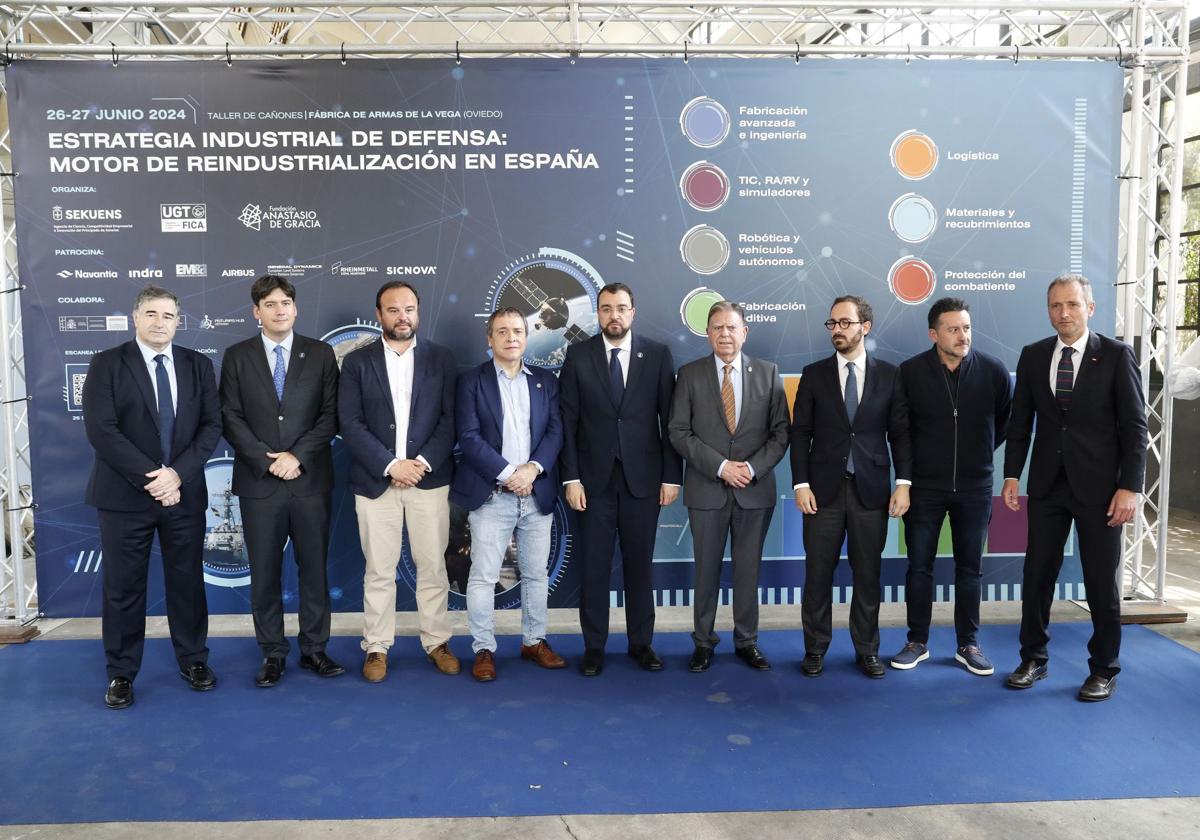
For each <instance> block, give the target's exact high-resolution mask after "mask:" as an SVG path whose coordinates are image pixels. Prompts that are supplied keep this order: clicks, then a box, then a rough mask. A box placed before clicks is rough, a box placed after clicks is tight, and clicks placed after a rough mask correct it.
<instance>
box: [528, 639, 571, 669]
mask: <svg viewBox="0 0 1200 840" xmlns="http://www.w3.org/2000/svg"><path fill="white" fill-rule="evenodd" d="M521 658H522V659H528V660H530V661H532V662H536V663H537V664H539V665H541V666H542V667H543V668H566V667H567V660H565V659H563V658H562V657H561V656H559V655H558V654H557V653H555V652H554V651H553V650H551V648H550V643H549V642H547V641H546V640H545V639H542V640H541V641H540V642H538V643H537V644H536V645H521Z"/></svg>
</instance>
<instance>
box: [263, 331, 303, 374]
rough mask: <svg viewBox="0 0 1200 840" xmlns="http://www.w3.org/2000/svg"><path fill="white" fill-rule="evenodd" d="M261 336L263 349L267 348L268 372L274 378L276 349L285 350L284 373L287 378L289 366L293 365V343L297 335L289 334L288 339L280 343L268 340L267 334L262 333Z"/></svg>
mask: <svg viewBox="0 0 1200 840" xmlns="http://www.w3.org/2000/svg"><path fill="white" fill-rule="evenodd" d="M261 335H262V342H263V347H265V348H266V350H267V370H269V371H271V376H272V377H274V376H275V348H276V347H282V348H283V373H284V376H286V375H287V371H288V366H289V365H291V363H292V341H293V340H294V339H295V338H296V334H295V333H293V332H289V333H288V334H287V338H285V339H284V340H283V341H280V342H278V343H276V342H274V341H272V340H271V339H269V338H267V334H266V333H261ZM272 381H274V380H273V379H272Z"/></svg>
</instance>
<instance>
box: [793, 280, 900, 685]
mask: <svg viewBox="0 0 1200 840" xmlns="http://www.w3.org/2000/svg"><path fill="white" fill-rule="evenodd" d="M873 317H874V316H873V314H872V312H871V305H870V304H869V303H867V301H866V300H865V299H864V298H861V297H858V296H856V295H844V296H842V297H839V298H837V299H836V300H835V301H834V302H833V307H832V308H831V309H830V311H829V320H827V321H826V322H825V328H826V329H828V330H829V331H830V337H831V340H832V342H833V347H834V350H835V351H836V352H835V353H834V354H833V355H832V356H830V357H828V358H825V359H822V360H821V361H819V362H813V363H812V364H811V365H808V366H807V367H805V368H804V371H803V373H802V375H801V378H800V387H799V388H798V389H797V391H796V403H795V406H794V408H793V410H792V430H791V442H792V456H791V457H792V480H793V481H794V482H795V484H794V489H795V491H796V507H798V508H799V509H800V510H801V511H802V512H803V513H804V550H805V563H804V569H805V571H804V594H803V597H802V606H801V620H802V621H803V623H804V661H803V663H801V670H802V671H803V673H804V675H805V676H808V677H817V676H820V674H821V671H822V669H823V667H824V660H825V651H826V650H828V649H829V642H830V640H831V639H832V638H833V604H832V600H833V598H832V596H833V571H834V569H835V568H837V564H838V560H839V559H840V557H841V553H842V542H843V540H845V539H847V538H848V539H849V550H848V552H847V555H848V557H849V560H850V570H851V572H852V573H853V576H854V595H853V597H852V599H851V603H850V638H851V639H852V640H853V641H854V652H855V661H856V662H857V663H858V667H859V668H860V669H861V670H862V672H863V673H864V674H866V675H867V676H868V677H872V678H874V679H882V678H883V675H884V668H883V663H882V662H881V661H880V660H879V569H880V564H881V562H882V559H881V556H882V554H883V546H884V541H885V540H886V539H887V519H888V516H889V515H891V516H901V515H903V514H904V512H905V511H906V510H908V503H909V485H910V484H912V450H911V446H910V443H909V436H908V406H907V403H906V401H905V397H904V387H903V383H902V381H901V377H900V371H899V369H898V368H897V367H896V366H895V365H892V364H889V363H888V362H885V361H883V360H881V359H877V358H875V356H874V354H868V353H867V348H866V347H865V346H864V344H863V339H864V338H866V336H867V335H868V334H869V333H870V332H871V326H872V319H873ZM889 447H890V449H891V457H890V458H889V457H888V449H889ZM893 461H895V464H896V488H895V490H891V466H892V462H893Z"/></svg>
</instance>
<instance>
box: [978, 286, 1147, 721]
mask: <svg viewBox="0 0 1200 840" xmlns="http://www.w3.org/2000/svg"><path fill="white" fill-rule="evenodd" d="M1046 305H1047V310H1048V312H1049V315H1050V324H1051V326H1053V327H1054V331H1055V332H1056V333H1057V335H1055V336H1052V337H1051V338H1044V339H1042V340H1041V341H1038V342H1035V343H1033V344H1030V345H1027V346H1026V347H1025V348H1024V349H1023V350H1022V351H1021V358H1020V359H1019V360H1018V361H1017V383H1016V392H1015V393H1014V395H1013V409H1012V419H1011V420H1010V421H1009V425H1008V444H1007V445H1006V447H1005V449H1004V476H1005V478H1004V487H1003V489H1002V491H1001V492H1002V494H1003V497H1004V504H1005V505H1006V506H1007V507H1008V508H1009V509H1010V510H1013V511H1016V510H1020V508H1021V503H1020V495H1019V489H1018V488H1019V482H1020V475H1021V472H1022V471H1023V470H1024V468H1025V459H1026V457H1027V456H1028V454H1029V444H1030V437H1031V436H1032V434H1033V429H1034V426H1035V421H1036V427H1037V435H1036V436H1034V437H1033V457H1032V459H1031V460H1030V463H1029V480H1028V488H1027V493H1028V495H1029V541H1028V545H1027V547H1026V549H1025V570H1024V577H1023V583H1022V588H1021V664H1020V665H1019V666H1018V667H1017V669H1016V670H1015V671H1013V673H1012V674H1011V675H1009V677H1008V685H1009V686H1010V687H1012V688H1017V689H1025V688H1030V687H1031V686H1032V685H1033V684H1034V683H1035V682H1037V681H1038V680H1041V679H1045V677H1046V676H1047V674H1048V668H1047V665H1046V663H1047V661H1048V660H1049V658H1050V657H1049V652H1048V650H1047V643H1048V642H1049V641H1050V633H1049V624H1050V605H1051V603H1052V602H1053V600H1054V584H1055V582H1056V581H1057V579H1058V573H1059V570H1060V569H1061V568H1062V562H1063V548H1064V545H1065V544H1066V541H1067V537H1068V536H1069V535H1070V532H1071V525H1072V524H1074V525H1075V532H1076V534H1078V536H1079V563H1080V565H1081V566H1082V567H1083V583H1084V586H1086V587H1087V602H1088V610H1089V612H1090V613H1091V615H1092V638H1091V640H1090V641H1089V642H1088V652H1089V653H1090V654H1091V656H1090V657H1089V659H1088V668H1089V671H1090V674H1089V676H1088V678H1087V679H1086V680H1085V681H1084V683H1083V685H1082V686H1081V687H1080V689H1079V693H1078V697H1079V699H1080V700H1083V701H1086V702H1097V701H1101V700H1107V699H1108V698H1109V697H1111V696H1112V693H1113V691H1114V690H1115V689H1116V685H1117V673H1118V672H1119V671H1120V670H1121V663H1120V659H1119V654H1120V650H1121V589H1120V582H1119V580H1118V578H1117V573H1118V570H1119V569H1120V566H1121V528H1122V526H1124V525H1125V523H1127V522H1130V521H1132V520H1133V517H1134V515H1135V514H1136V512H1137V496H1138V493H1140V492H1141V491H1142V482H1143V480H1144V478H1145V473H1146V440H1147V429H1146V400H1145V397H1144V396H1143V394H1142V381H1141V375H1140V374H1139V372H1138V364H1137V360H1136V359H1135V358H1134V356H1133V349H1132V348H1131V347H1130V346H1129V345H1128V344H1125V343H1123V342H1120V341H1114V340H1113V339H1111V338H1108V337H1106V336H1103V335H1100V334H1099V333H1095V332H1092V331H1090V330H1089V329H1088V319H1089V318H1090V317H1091V316H1092V314H1093V313H1094V312H1095V311H1096V304H1095V302H1094V301H1093V299H1092V285H1091V283H1089V282H1088V280H1087V278H1086V277H1083V276H1081V275H1078V274H1067V275H1064V276H1062V277H1056V278H1055V279H1054V280H1053V281H1051V283H1050V287H1049V289H1047V291H1046Z"/></svg>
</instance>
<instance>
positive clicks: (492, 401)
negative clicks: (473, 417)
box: [479, 360, 504, 441]
mask: <svg viewBox="0 0 1200 840" xmlns="http://www.w3.org/2000/svg"><path fill="white" fill-rule="evenodd" d="M499 375H500V374H499V373H497V372H496V363H495V362H493V361H491V360H488V361H486V362H484V363H483V365H482V369H481V370H480V372H479V387H480V388H482V389H483V396H484V400H483V404H484V406H486V408H487V410H488V411H489V412H491V415H492V426H493V427H494V428H495V430H496V439H497V440H499V441H503V440H504V403H502V402H500V383H499V382H497V381H496V377H497V376H499Z"/></svg>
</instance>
